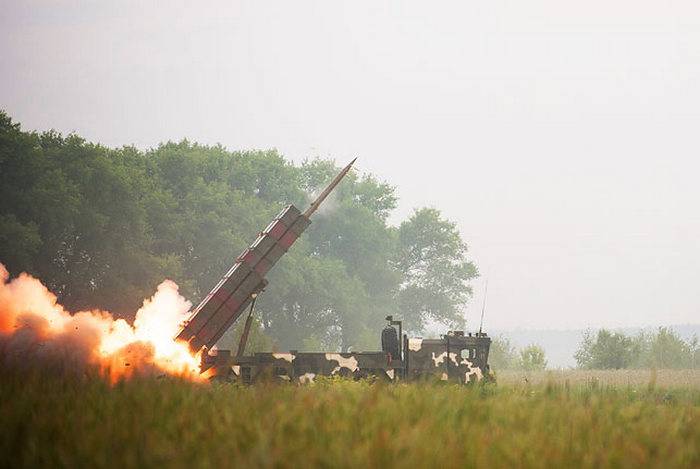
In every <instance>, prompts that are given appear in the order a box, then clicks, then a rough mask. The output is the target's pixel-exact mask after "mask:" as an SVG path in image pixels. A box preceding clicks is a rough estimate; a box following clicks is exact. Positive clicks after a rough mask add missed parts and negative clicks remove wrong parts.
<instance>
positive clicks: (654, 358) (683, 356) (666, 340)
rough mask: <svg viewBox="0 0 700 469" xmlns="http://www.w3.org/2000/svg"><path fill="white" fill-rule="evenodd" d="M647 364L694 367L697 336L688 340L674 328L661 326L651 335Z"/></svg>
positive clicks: (664, 366) (651, 366) (658, 366)
mask: <svg viewBox="0 0 700 469" xmlns="http://www.w3.org/2000/svg"><path fill="white" fill-rule="evenodd" d="M646 352H647V353H646V354H645V357H644V358H646V360H645V362H646V363H645V365H646V366H647V367H649V368H693V367H694V366H697V365H696V364H695V363H693V362H694V361H695V360H694V358H695V355H696V353H697V338H695V339H693V340H691V341H689V342H686V341H684V340H683V339H682V338H681V337H680V336H679V335H678V334H677V333H676V332H675V331H674V330H672V329H670V328H668V327H660V328H659V329H658V331H657V332H656V334H654V335H653V336H651V337H650V340H649V343H648V347H647V348H646Z"/></svg>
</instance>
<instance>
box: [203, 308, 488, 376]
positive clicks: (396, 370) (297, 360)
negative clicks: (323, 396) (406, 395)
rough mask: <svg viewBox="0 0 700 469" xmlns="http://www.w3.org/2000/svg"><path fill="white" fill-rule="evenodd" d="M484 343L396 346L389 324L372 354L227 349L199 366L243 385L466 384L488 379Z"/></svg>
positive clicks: (482, 338)
mask: <svg viewBox="0 0 700 469" xmlns="http://www.w3.org/2000/svg"><path fill="white" fill-rule="evenodd" d="M388 319H389V321H390V322H392V323H394V324H395V323H397V322H398V321H392V320H391V319H390V318H388ZM490 345H491V339H490V338H489V337H488V336H487V335H486V334H484V333H476V334H471V333H467V334H465V333H464V332H463V331H450V332H448V333H447V334H445V335H444V336H442V337H441V338H439V339H422V338H408V337H407V336H406V335H404V336H403V340H402V341H401V342H400V343H399V339H398V333H397V331H396V329H395V328H394V327H393V325H392V324H390V325H389V326H387V327H386V328H385V329H384V330H383V331H382V350H381V351H377V352H347V353H338V352H297V351H290V352H285V353H268V352H265V353H255V354H252V355H249V356H239V357H232V356H231V353H230V351H228V350H212V351H211V352H209V353H208V354H205V355H203V357H204V358H203V362H202V365H203V369H205V370H206V371H205V373H207V374H208V375H209V376H211V377H214V376H216V377H217V378H219V379H225V380H227V381H233V382H239V383H244V384H252V383H255V382H259V381H263V380H265V381H290V382H297V383H308V382H312V381H314V379H315V378H317V377H319V376H344V377H348V378H353V379H362V378H372V379H379V380H383V381H400V380H406V381H450V382H456V383H465V384H466V383H474V382H477V381H480V380H482V379H487V380H488V379H490V378H491V375H490V370H489V365H488V355H489V347H490Z"/></svg>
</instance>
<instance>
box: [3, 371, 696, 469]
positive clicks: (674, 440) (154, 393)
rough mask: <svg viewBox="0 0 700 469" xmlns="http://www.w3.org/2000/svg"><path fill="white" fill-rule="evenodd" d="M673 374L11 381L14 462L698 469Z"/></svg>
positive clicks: (689, 420)
mask: <svg viewBox="0 0 700 469" xmlns="http://www.w3.org/2000/svg"><path fill="white" fill-rule="evenodd" d="M575 373H578V372H575ZM695 373H697V372H695ZM552 376H553V375H550V377H552ZM665 377H666V375H665V374H664V373H662V372H659V373H658V374H657V380H656V383H654V382H651V383H650V382H649V381H647V382H640V383H639V384H636V383H635V384H632V383H630V384H624V383H625V379H624V378H623V379H621V380H617V382H616V384H615V385H611V384H608V383H606V382H604V381H603V380H597V381H593V380H589V379H584V380H575V379H572V377H571V376H566V377H564V376H561V377H557V376H555V375H554V376H553V379H550V380H548V381H544V380H537V381H536V382H532V381H531V382H530V383H524V382H522V381H517V382H516V381H508V382H501V383H499V384H497V385H487V386H474V387H462V386H457V385H442V386H440V385H429V384H426V385H416V384H401V385H382V384H370V383H367V382H349V381H342V380H329V381H322V382H319V383H316V384H314V385H310V386H293V385H258V386H253V387H239V386H235V385H230V384H194V383H190V382H186V381H183V380H178V379H172V378H161V379H156V378H142V379H134V380H131V381H127V382H122V383H119V384H117V385H115V386H110V385H108V384H106V383H105V382H104V381H103V380H101V379H97V378H90V377H86V376H80V377H73V378H66V377H62V378H58V377H50V376H45V375H44V376H39V375H28V374H26V373H22V374H18V373H16V372H13V373H3V375H2V379H0V467H13V468H19V467H32V468H34V467H163V466H167V467H183V468H193V467H282V468H284V467H601V466H614V467H640V466H644V467H698V466H700V445H699V444H698V442H699V441H700V388H699V387H698V386H697V377H696V378H694V379H695V381H693V383H694V385H693V386H687V385H686V383H685V382H681V383H677V384H678V385H673V383H670V384H672V385H669V386H667V384H668V383H666V382H665V379H666V378H665Z"/></svg>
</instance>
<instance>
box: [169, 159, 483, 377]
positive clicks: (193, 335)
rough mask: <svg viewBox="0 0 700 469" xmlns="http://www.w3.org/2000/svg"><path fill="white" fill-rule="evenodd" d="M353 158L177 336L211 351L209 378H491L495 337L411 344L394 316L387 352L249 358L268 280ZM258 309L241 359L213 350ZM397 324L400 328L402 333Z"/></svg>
mask: <svg viewBox="0 0 700 469" xmlns="http://www.w3.org/2000/svg"><path fill="white" fill-rule="evenodd" d="M354 162H355V160H352V161H351V162H350V164H348V165H347V166H346V167H345V168H343V170H342V171H340V173H339V174H338V175H337V176H336V177H335V178H334V179H333V181H331V183H330V184H329V185H328V187H326V188H325V189H324V190H323V192H321V194H320V195H319V196H318V197H317V198H316V200H314V201H313V202H312V203H311V205H310V206H309V208H308V209H307V210H306V211H305V212H304V213H301V212H300V211H299V210H298V209H297V208H296V207H294V205H288V206H287V207H285V208H284V209H283V210H282V211H281V212H280V213H279V214H278V215H277V216H276V217H275V219H274V220H273V221H272V223H270V224H269V225H268V226H267V228H265V230H263V231H262V232H261V233H260V234H259V235H258V237H257V239H256V240H255V242H254V243H253V244H252V245H251V246H250V247H248V248H247V249H246V250H245V251H243V253H242V254H241V255H240V256H238V258H237V259H236V262H235V263H234V264H233V266H232V267H231V269H229V271H228V272H227V273H226V274H225V275H224V276H223V277H222V278H221V280H220V281H219V282H218V283H217V284H216V286H215V287H214V288H213V289H212V290H211V291H210V292H209V294H208V295H207V296H206V297H205V298H204V299H203V300H202V302H201V303H199V305H198V306H197V307H196V308H195V310H194V311H193V313H192V315H191V316H190V318H189V319H188V320H187V322H186V323H185V324H184V325H183V327H182V329H181V330H180V331H179V333H178V334H177V336H176V339H178V340H182V341H185V342H187V343H188V344H189V346H190V348H191V350H192V351H193V352H198V351H200V350H202V349H205V352H204V353H203V355H202V371H203V372H205V373H207V375H209V376H219V377H226V378H229V379H234V380H237V381H241V382H243V383H252V382H255V381H257V380H259V379H263V378H277V379H282V380H288V381H291V380H299V381H301V382H303V381H306V380H313V379H314V377H315V376H317V375H335V374H340V375H345V376H353V377H355V378H361V377H369V376H373V377H375V378H384V379H387V380H392V381H393V380H394V379H410V380H416V379H439V380H444V381H457V382H462V383H468V382H471V381H479V380H481V379H482V378H487V379H488V377H489V366H488V363H487V361H488V353H489V348H490V345H491V339H490V338H489V337H488V336H487V335H486V334H483V333H482V332H481V331H479V332H478V333H477V334H475V335H472V334H468V335H465V334H464V332H462V331H451V332H448V334H446V335H444V336H442V337H441V338H440V339H425V340H424V339H415V338H414V339H409V338H408V337H407V336H406V335H404V334H401V328H402V325H401V321H395V320H393V318H392V317H391V316H389V317H387V320H388V321H389V325H388V326H387V327H386V328H385V329H384V330H383V331H382V351H377V352H349V353H326V352H301V353H299V352H296V351H292V352H289V353H256V354H254V355H251V356H244V355H243V352H244V350H245V346H246V341H247V337H248V333H249V330H250V324H251V319H252V309H253V305H254V304H255V299H256V297H257V295H258V294H259V293H260V292H261V291H262V290H263V289H264V288H265V286H266V285H267V280H265V275H266V274H267V273H268V272H269V271H270V269H271V268H272V267H273V266H274V265H275V264H276V263H277V261H278V260H279V259H280V258H281V257H282V256H283V255H284V254H285V253H286V252H287V250H289V248H290V247H291V246H292V245H293V244H294V242H295V241H296V240H297V238H299V236H300V235H301V234H302V233H303V232H304V230H306V228H308V226H309V225H310V224H311V220H310V217H311V215H312V214H313V213H314V212H315V211H316V210H318V208H319V206H320V205H321V203H322V202H323V200H324V199H325V198H326V197H328V195H329V194H330V193H331V191H333V189H334V188H335V187H336V186H337V185H338V183H340V181H341V180H342V179H343V177H345V175H346V174H347V173H348V172H349V171H350V168H351V167H352V165H353V163H354ZM248 306H250V309H251V313H250V314H249V315H248V319H247V320H246V323H245V327H244V330H243V334H242V335H241V340H240V344H239V345H238V350H237V354H236V356H235V357H231V352H230V351H224V350H217V351H214V350H211V349H212V347H213V346H214V344H216V342H218V341H219V339H221V337H222V336H223V335H224V333H225V332H226V331H227V330H228V329H229V327H231V326H232V325H233V323H234V322H235V321H236V320H237V319H238V318H239V317H240V316H241V315H242V314H243V312H244V311H245V309H246V308H247V307H248ZM394 326H398V331H397V330H396V329H395V327H394Z"/></svg>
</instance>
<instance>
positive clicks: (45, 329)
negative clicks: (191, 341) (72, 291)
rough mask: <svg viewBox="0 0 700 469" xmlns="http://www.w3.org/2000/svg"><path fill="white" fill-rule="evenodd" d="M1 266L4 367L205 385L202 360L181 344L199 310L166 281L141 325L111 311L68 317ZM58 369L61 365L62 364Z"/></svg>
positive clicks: (41, 289) (45, 294)
mask: <svg viewBox="0 0 700 469" xmlns="http://www.w3.org/2000/svg"><path fill="white" fill-rule="evenodd" d="M9 277H10V276H9V273H8V272H7V269H6V268H5V266H4V265H2V264H0V361H2V362H5V363H4V364H6V365H11V366H18V367H23V366H27V365H31V364H33V363H44V364H50V365H51V366H52V368H54V367H55V366H57V367H58V368H59V369H60V370H62V371H66V372H70V371H73V372H83V371H86V370H87V369H90V368H94V369H97V370H98V371H99V373H100V374H101V375H103V376H104V377H106V378H107V379H109V380H110V382H112V383H114V382H117V381H119V380H121V379H124V378H129V377H131V376H134V375H142V374H163V373H167V374H171V375H177V376H183V377H187V378H189V379H193V380H201V379H202V377H201V375H200V374H199V370H200V355H199V354H198V353H197V354H195V353H192V352H191V351H190V349H189V347H188V345H187V344H186V343H184V342H179V341H176V340H174V339H173V337H175V335H176V333H177V331H178V330H179V328H180V326H181V323H182V322H183V321H184V320H185V319H187V317H188V316H189V310H190V307H191V306H192V305H191V303H190V302H188V301H187V300H185V298H183V297H182V296H180V295H179V293H178V286H177V285H176V284H175V283H174V282H172V281H170V280H166V281H164V282H163V283H161V284H160V285H159V286H158V288H157V290H156V292H155V294H154V295H153V296H152V297H151V298H149V299H146V300H144V302H143V306H142V307H141V308H140V309H139V310H138V311H137V313H136V317H135V320H134V322H133V324H129V323H128V322H127V321H125V320H123V319H114V318H113V317H112V316H111V315H110V314H109V313H108V312H105V311H99V310H94V311H80V312H77V313H74V314H71V313H69V312H68V311H65V310H64V309H63V307H62V306H61V305H60V304H58V303H57V302H56V296H55V295H54V294H52V293H51V292H50V291H49V290H48V289H47V288H46V287H45V286H44V285H43V284H42V283H41V282H40V281H39V280H38V279H36V278H34V277H32V276H31V275H28V274H26V273H22V274H20V275H19V277H16V278H14V279H11V280H10V278H9ZM54 365H55V366H54Z"/></svg>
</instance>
